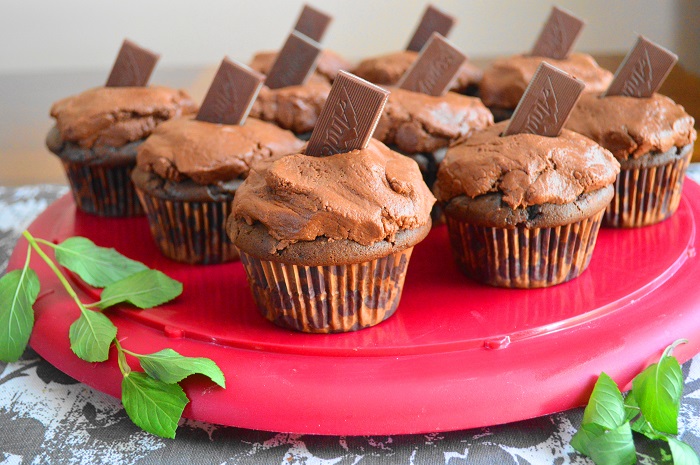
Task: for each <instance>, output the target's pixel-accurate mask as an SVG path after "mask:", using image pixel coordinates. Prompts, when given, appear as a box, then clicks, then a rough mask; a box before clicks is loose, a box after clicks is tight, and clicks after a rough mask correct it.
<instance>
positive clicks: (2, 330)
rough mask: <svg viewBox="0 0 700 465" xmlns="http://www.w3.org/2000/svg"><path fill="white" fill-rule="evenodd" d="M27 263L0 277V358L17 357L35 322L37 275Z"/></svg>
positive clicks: (13, 358)
mask: <svg viewBox="0 0 700 465" xmlns="http://www.w3.org/2000/svg"><path fill="white" fill-rule="evenodd" d="M27 265H28V262H27V264H25V266H24V268H23V269H21V270H14V271H10V272H9V273H7V274H6V275H5V276H3V277H2V278H0V360H2V361H3V362H14V361H17V360H18V359H19V358H20V356H21V355H22V353H23V352H24V349H25V348H26V347H27V343H28V342H29V336H30V335H31V333H32V327H33V326H34V309H32V305H34V302H36V297H37V295H39V278H38V277H37V275H36V273H34V271H32V270H31V269H30V268H29V267H28V266H27Z"/></svg>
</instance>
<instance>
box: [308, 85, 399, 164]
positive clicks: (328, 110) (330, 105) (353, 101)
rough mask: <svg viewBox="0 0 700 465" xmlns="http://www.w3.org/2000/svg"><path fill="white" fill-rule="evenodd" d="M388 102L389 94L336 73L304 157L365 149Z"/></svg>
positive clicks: (324, 155) (374, 86) (377, 87)
mask: <svg viewBox="0 0 700 465" xmlns="http://www.w3.org/2000/svg"><path fill="white" fill-rule="evenodd" d="M388 98H389V91H387V90H385V89H382V88H381V87H379V86H376V85H374V84H372V83H369V82H367V81H365V80H364V79H360V78H359V77H357V76H355V75H353V74H350V73H348V72H345V71H340V73H338V76H337V77H336V78H335V80H334V81H333V87H331V92H330V94H329V95H328V99H327V100H326V104H325V105H324V107H323V109H322V110H321V114H320V115H319V117H318V121H317V123H316V126H315V127H314V130H313V132H312V133H311V138H310V139H309V144H308V145H307V146H306V151H305V153H306V154H307V155H311V156H315V157H327V156H330V155H334V154H336V153H344V152H349V151H351V150H355V149H363V148H365V147H367V144H368V143H369V140H370V138H371V137H372V134H373V133H374V130H375V128H376V127H377V123H378V122H379V117H380V116H381V115H382V111H383V110H384V105H385V104H386V101H387V99H388Z"/></svg>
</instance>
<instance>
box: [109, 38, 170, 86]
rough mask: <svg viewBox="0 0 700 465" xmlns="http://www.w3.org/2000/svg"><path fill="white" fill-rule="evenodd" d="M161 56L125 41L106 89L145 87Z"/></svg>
mask: <svg viewBox="0 0 700 465" xmlns="http://www.w3.org/2000/svg"><path fill="white" fill-rule="evenodd" d="M158 58H160V55H158V54H157V53H153V52H151V51H150V50H146V49H145V48H141V47H139V46H138V45H136V44H135V43H133V42H131V41H130V40H128V39H124V42H122V47H121V48H120V49H119V53H118V54H117V59H116V60H115V61H114V66H112V72H110V73H109V77H108V78H107V84H105V87H144V86H145V85H146V84H148V80H149V79H150V77H151V73H153V69H154V68H155V67H156V63H157V62H158Z"/></svg>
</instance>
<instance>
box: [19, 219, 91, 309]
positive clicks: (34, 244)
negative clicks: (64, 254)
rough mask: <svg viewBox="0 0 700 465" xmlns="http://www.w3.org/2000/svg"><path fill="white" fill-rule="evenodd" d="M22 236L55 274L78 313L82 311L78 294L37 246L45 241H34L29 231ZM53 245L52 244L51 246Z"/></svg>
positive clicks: (82, 307)
mask: <svg viewBox="0 0 700 465" xmlns="http://www.w3.org/2000/svg"><path fill="white" fill-rule="evenodd" d="M22 235H23V236H24V237H25V239H27V242H29V244H30V245H31V246H32V248H33V249H34V250H35V251H36V253H37V254H39V256H40V257H41V258H42V259H44V261H45V262H46V264H47V265H49V268H51V270H52V271H53V272H54V273H55V274H56V277H58V280H59V281H61V284H63V287H64V288H65V290H66V292H67V293H68V295H70V296H71V297H72V298H73V300H74V301H75V303H76V304H78V307H79V308H80V311H81V312H82V311H84V310H85V308H84V306H83V303H82V302H81V301H80V299H79V298H78V294H76V293H75V291H74V290H73V288H72V287H71V285H70V283H69V282H68V280H67V279H66V277H65V276H63V273H61V271H60V270H59V269H58V267H57V266H56V264H55V263H54V262H53V260H51V259H50V258H49V256H48V255H46V254H45V253H44V251H43V250H41V247H39V244H38V243H37V242H38V241H41V242H42V243H46V242H47V241H44V240H43V239H35V238H34V236H32V235H31V234H30V233H29V231H24V232H23V233H22ZM51 245H53V244H51Z"/></svg>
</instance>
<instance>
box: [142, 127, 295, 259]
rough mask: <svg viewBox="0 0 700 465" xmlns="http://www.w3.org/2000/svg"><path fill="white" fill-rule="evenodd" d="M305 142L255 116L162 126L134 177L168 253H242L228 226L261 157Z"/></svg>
mask: <svg viewBox="0 0 700 465" xmlns="http://www.w3.org/2000/svg"><path fill="white" fill-rule="evenodd" d="M301 145H302V142H301V141H299V140H298V139H297V138H296V137H294V135H293V134H292V133H291V132H289V131H285V130H282V129H280V128H278V127H276V126H274V125H271V124H268V123H265V122H263V121H259V120H256V119H253V118H248V119H247V121H246V122H245V124H243V125H227V124H214V123H209V122H206V121H198V120H195V119H191V118H186V119H179V120H173V121H169V122H167V123H164V124H162V125H160V126H159V127H158V128H157V129H156V130H155V131H154V132H153V134H152V135H151V137H149V138H148V139H147V140H146V142H145V143H143V144H142V145H141V146H140V147H139V150H138V157H137V166H136V169H135V170H134V172H133V175H132V179H133V181H134V184H135V186H136V191H137V193H138V196H139V198H140V200H141V203H142V204H143V207H144V209H145V211H146V213H147V215H148V221H149V224H150V228H151V233H152V234H153V237H154V239H155V241H156V243H157V245H158V247H159V249H160V250H161V252H162V253H163V254H164V255H165V256H166V257H168V258H171V259H173V260H176V261H179V262H185V263H198V264H211V263H222V262H226V261H231V260H235V259H237V258H238V251H237V250H236V248H235V247H234V246H233V244H232V243H231V241H230V240H229V239H228V236H227V235H226V231H225V220H226V218H227V217H228V215H229V214H230V212H231V204H232V202H233V199H234V196H235V195H236V190H237V189H238V188H239V187H240V185H241V183H242V182H243V179H244V178H245V177H246V176H247V175H248V172H249V170H250V166H251V165H252V164H253V163H255V162H256V161H259V160H262V159H265V158H269V157H273V156H280V155H286V154H288V153H294V152H298V151H299V149H300V147H301Z"/></svg>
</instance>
